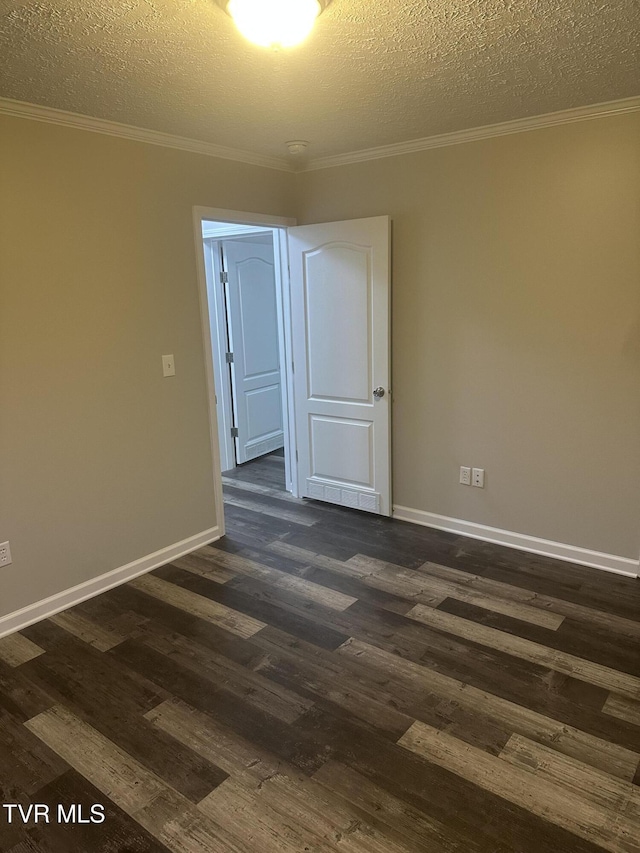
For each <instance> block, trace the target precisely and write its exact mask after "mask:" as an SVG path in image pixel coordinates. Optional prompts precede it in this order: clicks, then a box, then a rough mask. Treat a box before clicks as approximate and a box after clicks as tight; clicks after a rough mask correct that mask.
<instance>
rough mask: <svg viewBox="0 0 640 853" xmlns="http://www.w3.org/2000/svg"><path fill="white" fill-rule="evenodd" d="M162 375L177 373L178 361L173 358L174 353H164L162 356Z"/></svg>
mask: <svg viewBox="0 0 640 853" xmlns="http://www.w3.org/2000/svg"><path fill="white" fill-rule="evenodd" d="M162 375H163V376H175V375H176V363H175V361H174V360H173V356H172V355H163V356H162Z"/></svg>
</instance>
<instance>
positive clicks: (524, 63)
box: [0, 0, 640, 158]
mask: <svg viewBox="0 0 640 853" xmlns="http://www.w3.org/2000/svg"><path fill="white" fill-rule="evenodd" d="M639 94H640V2H639V0H609V2H605V0H430V2H420V0H333V2H332V4H331V5H330V6H329V8H328V9H327V11H326V12H325V13H324V14H323V15H322V16H321V18H319V20H318V22H317V25H316V28H315V30H314V32H313V34H312V35H311V37H310V38H309V40H308V41H307V42H306V43H305V44H303V45H302V46H301V47H298V48H295V49H292V50H288V51H281V52H271V51H265V50H263V49H261V48H256V47H253V46H252V45H250V44H248V43H247V42H245V41H244V40H243V39H242V37H241V36H240V35H239V34H238V33H237V31H236V30H235V27H234V25H233V23H232V21H231V20H230V19H229V18H228V17H227V15H226V14H225V13H224V12H223V11H222V10H221V9H220V8H219V7H218V5H217V4H216V2H215V0H40V2H34V0H15V2H7V0H0V97H5V98H12V99H16V100H21V101H29V102H31V103H36V104H41V105H45V106H48V107H55V108H58V109H63V110H69V111H72V112H77V113H82V114H84V115H88V116H94V117H98V118H104V119H110V120H112V121H117V122H121V123H123V124H129V125H134V126H137V127H142V128H148V129H152V130H159V131H164V132H165V133H170V134H175V135H178V136H183V137H188V138H191V139H198V140H203V141H207V142H212V143H216V144H218V145H223V146H228V147H231V148H238V149H243V150H246V151H252V152H256V153H260V154H267V155H276V156H284V157H287V156H289V155H288V154H287V151H286V148H285V145H284V143H285V142H286V141H287V140H291V139H306V140H309V141H310V143H311V144H310V148H309V152H308V153H309V155H310V156H311V157H313V158H315V157H321V156H327V155H332V154H340V153H344V152H349V151H356V150H359V149H362V148H369V147H373V146H378V145H387V144H391V143H396V142H404V141H407V140H410V139H416V138H420V137H425V136H431V135H435V134H441V133H447V132H450V131H455V130H461V129H465V128H471V127H478V126H481V125H486V124H493V123H496V122H502V121H507V120H511V119H516V118H522V117H525V116H532V115H539V114H542V113H548V112H553V111H556V110H562V109H567V108H570V107H577V106H583V105H586V104H593V103H598V102H602V101H609V100H615V99H618V98H626V97H631V96H635V95H639Z"/></svg>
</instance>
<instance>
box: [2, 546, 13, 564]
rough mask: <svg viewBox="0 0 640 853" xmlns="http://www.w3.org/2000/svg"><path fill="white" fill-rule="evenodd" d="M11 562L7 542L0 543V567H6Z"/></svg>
mask: <svg viewBox="0 0 640 853" xmlns="http://www.w3.org/2000/svg"><path fill="white" fill-rule="evenodd" d="M10 562H11V548H9V543H8V542H0V566H8V565H9V563H10Z"/></svg>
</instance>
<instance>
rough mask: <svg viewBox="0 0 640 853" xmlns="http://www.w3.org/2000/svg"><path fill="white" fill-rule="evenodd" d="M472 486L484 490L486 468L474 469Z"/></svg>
mask: <svg viewBox="0 0 640 853" xmlns="http://www.w3.org/2000/svg"><path fill="white" fill-rule="evenodd" d="M471 485H472V486H477V487H478V488H479V489H484V468H474V469H473V474H472V477H471Z"/></svg>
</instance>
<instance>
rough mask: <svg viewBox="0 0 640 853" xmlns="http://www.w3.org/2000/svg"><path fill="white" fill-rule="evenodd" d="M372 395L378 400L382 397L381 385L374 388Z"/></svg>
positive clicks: (382, 389)
mask: <svg viewBox="0 0 640 853" xmlns="http://www.w3.org/2000/svg"><path fill="white" fill-rule="evenodd" d="M373 396H374V397H375V398H376V400H380V399H381V398H382V397H384V388H383V387H382V386H381V385H380V386H378V388H376V389H375V390H374V392H373Z"/></svg>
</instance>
